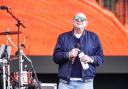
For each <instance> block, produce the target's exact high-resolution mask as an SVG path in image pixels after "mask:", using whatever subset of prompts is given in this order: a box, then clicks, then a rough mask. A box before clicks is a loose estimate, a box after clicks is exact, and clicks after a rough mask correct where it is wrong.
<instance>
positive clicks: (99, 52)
mask: <svg viewBox="0 0 128 89" xmlns="http://www.w3.org/2000/svg"><path fill="white" fill-rule="evenodd" d="M95 41H96V45H97V49H96V52H95V55H93V56H91V57H92V59H93V60H94V62H93V64H94V65H95V66H99V65H101V64H103V62H104V55H103V49H102V46H101V43H100V41H99V38H98V36H96V38H95Z"/></svg>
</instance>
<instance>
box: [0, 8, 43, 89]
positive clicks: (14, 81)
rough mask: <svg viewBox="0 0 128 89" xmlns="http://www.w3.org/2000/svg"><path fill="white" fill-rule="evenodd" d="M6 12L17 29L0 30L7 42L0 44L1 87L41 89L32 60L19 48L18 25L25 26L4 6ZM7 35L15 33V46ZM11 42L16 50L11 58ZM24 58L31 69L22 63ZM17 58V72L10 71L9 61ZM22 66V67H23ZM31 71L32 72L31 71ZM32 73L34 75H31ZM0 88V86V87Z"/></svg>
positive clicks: (5, 88)
mask: <svg viewBox="0 0 128 89" xmlns="http://www.w3.org/2000/svg"><path fill="white" fill-rule="evenodd" d="M6 10H7V12H8V13H9V14H10V15H11V16H12V17H13V18H14V19H15V20H16V21H17V24H16V26H17V28H18V31H8V30H7V31H5V32H0V36H1V35H6V36H7V44H6V45H0V66H2V89H41V83H40V82H39V80H38V78H37V75H36V72H35V70H34V67H33V64H32V61H31V60H30V58H28V57H27V56H26V55H25V54H24V52H23V50H21V46H22V45H20V40H19V37H20V36H19V35H20V33H21V32H20V26H22V27H23V28H25V26H24V25H23V23H21V22H20V20H18V19H17V18H16V17H15V16H14V15H13V14H12V13H11V12H10V11H9V10H8V8H6ZM9 35H17V39H18V45H17V46H16V45H15V44H14V42H13V41H12V40H11V38H10V37H9ZM9 42H10V43H11V44H12V45H13V46H14V47H15V48H16V49H17V50H18V51H17V55H16V56H15V57H16V58H11V56H12V55H11V46H10V45H8V43H9ZM23 58H24V59H26V60H27V61H28V62H29V63H30V64H31V66H30V67H31V69H32V71H29V70H27V65H25V66H24V65H23V62H24V59H23ZM15 59H18V64H19V66H18V67H19V70H18V71H17V72H12V73H11V72H10V67H11V66H10V61H11V60H15ZM23 66H24V67H23ZM32 72H33V73H32ZM33 75H34V77H33ZM0 89H1V88H0Z"/></svg>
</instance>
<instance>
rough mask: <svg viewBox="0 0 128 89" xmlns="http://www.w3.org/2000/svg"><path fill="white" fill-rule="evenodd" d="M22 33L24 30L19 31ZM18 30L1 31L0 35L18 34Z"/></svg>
mask: <svg viewBox="0 0 128 89" xmlns="http://www.w3.org/2000/svg"><path fill="white" fill-rule="evenodd" d="M19 33H22V32H19ZM17 34H18V31H9V32H8V31H6V32H0V35H17Z"/></svg>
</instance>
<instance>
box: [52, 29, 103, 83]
mask: <svg viewBox="0 0 128 89" xmlns="http://www.w3.org/2000/svg"><path fill="white" fill-rule="evenodd" d="M74 40H75V37H74V33H73V31H69V32H65V33H63V34H61V35H59V38H58V40H57V44H56V47H55V49H54V53H53V61H54V62H55V63H56V64H59V69H58V72H59V75H58V76H59V78H60V79H61V80H63V81H66V82H69V80H70V74H71V68H72V67H71V66H72V63H71V61H70V60H69V57H68V53H69V51H70V50H72V49H73V48H74V45H75V43H74ZM80 46H81V49H80V50H81V51H82V52H84V53H85V54H86V55H88V56H90V57H92V58H93V60H94V62H93V63H89V69H87V70H82V79H83V81H85V79H91V78H94V76H95V74H96V66H99V65H100V64H102V63H103V61H104V59H103V50H102V47H101V44H100V41H99V38H98V36H97V35H96V34H95V33H93V32H90V31H87V30H85V31H84V33H83V34H82V36H81V37H80Z"/></svg>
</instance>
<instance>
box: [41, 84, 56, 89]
mask: <svg viewBox="0 0 128 89" xmlns="http://www.w3.org/2000/svg"><path fill="white" fill-rule="evenodd" d="M41 89H57V84H56V83H41Z"/></svg>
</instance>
